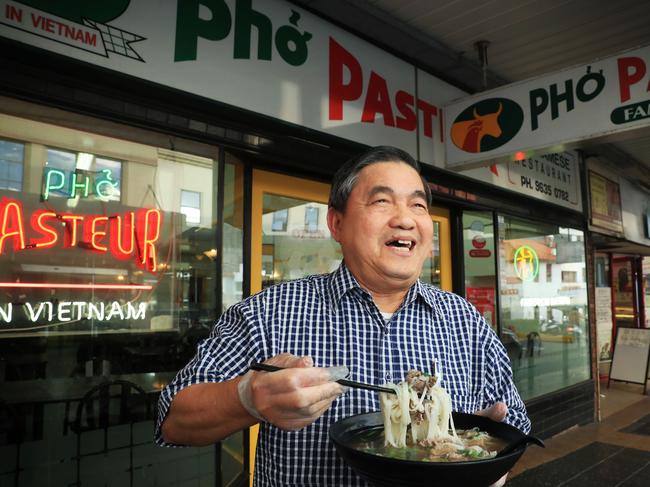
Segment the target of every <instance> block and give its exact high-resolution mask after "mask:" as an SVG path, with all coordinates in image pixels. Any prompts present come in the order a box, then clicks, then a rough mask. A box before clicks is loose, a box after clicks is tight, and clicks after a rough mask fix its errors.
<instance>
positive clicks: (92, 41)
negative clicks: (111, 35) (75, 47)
mask: <svg viewBox="0 0 650 487" xmlns="http://www.w3.org/2000/svg"><path fill="white" fill-rule="evenodd" d="M84 42H85V43H86V44H88V45H90V46H96V45H97V34H91V33H90V32H86V37H85V38H84Z"/></svg>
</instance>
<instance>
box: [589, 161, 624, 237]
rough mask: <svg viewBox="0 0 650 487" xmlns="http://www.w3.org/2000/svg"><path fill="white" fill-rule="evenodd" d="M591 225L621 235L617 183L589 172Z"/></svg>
mask: <svg viewBox="0 0 650 487" xmlns="http://www.w3.org/2000/svg"><path fill="white" fill-rule="evenodd" d="M589 197H590V201H591V224H592V225H594V226H597V227H601V228H605V229H607V230H612V231H614V232H617V233H623V216H622V211H621V190H620V186H619V185H618V183H615V182H614V181H612V180H610V179H607V178H606V177H603V176H601V175H600V174H597V173H595V172H593V171H589Z"/></svg>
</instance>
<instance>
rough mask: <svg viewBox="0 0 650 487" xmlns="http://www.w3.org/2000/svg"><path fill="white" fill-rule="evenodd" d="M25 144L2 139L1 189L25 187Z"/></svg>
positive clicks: (0, 155)
mask: <svg viewBox="0 0 650 487" xmlns="http://www.w3.org/2000/svg"><path fill="white" fill-rule="evenodd" d="M24 157H25V144H21V143H19V142H12V141H10V140H2V139H0V190H2V189H8V190H10V191H21V190H22V189H23V159H24Z"/></svg>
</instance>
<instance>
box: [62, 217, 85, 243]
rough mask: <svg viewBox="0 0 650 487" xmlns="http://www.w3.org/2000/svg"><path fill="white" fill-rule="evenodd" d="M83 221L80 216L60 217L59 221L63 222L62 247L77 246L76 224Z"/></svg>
mask: <svg viewBox="0 0 650 487" xmlns="http://www.w3.org/2000/svg"><path fill="white" fill-rule="evenodd" d="M83 219H84V217H83V216H81V215H70V214H66V215H61V220H63V221H64V222H65V230H66V232H65V238H64V244H63V245H64V246H65V247H76V246H77V222H80V221H82V220H83Z"/></svg>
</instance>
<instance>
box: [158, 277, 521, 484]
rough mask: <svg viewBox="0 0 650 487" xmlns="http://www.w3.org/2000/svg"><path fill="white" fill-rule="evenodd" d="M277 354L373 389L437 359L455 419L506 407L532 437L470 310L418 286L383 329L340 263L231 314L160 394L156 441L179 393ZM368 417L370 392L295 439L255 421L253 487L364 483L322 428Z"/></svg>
mask: <svg viewBox="0 0 650 487" xmlns="http://www.w3.org/2000/svg"><path fill="white" fill-rule="evenodd" d="M282 352H291V353H293V354H295V355H300V356H302V355H309V356H311V357H313V359H314V364H315V365H317V366H321V367H329V366H335V365H347V366H348V367H349V369H350V374H351V377H350V378H351V379H353V380H356V381H361V382H367V383H370V384H378V385H379V384H383V383H385V382H390V381H400V380H402V379H403V377H404V376H405V375H406V372H407V371H408V370H409V369H419V370H423V371H431V369H432V364H433V361H434V358H436V359H438V364H440V365H439V367H440V368H441V369H442V372H443V379H442V386H443V387H444V388H445V389H446V390H447V392H448V393H449V395H450V396H451V400H452V402H453V408H454V410H455V411H462V412H475V411H477V410H479V409H482V408H485V407H487V406H489V405H491V404H493V403H495V402H496V401H503V402H505V403H506V404H507V405H508V409H509V412H508V416H507V418H506V422H508V423H511V424H513V425H514V426H516V427H517V428H519V429H521V430H523V431H524V432H528V431H529V430H530V421H529V419H528V417H527V415H526V409H525V406H524V404H523V402H522V400H521V398H520V397H519V394H518V393H517V390H516V389H515V386H514V384H513V382H512V372H511V369H510V363H509V359H508V356H507V354H506V352H505V349H504V348H503V346H502V345H501V342H500V341H499V339H498V338H497V336H496V335H495V334H494V332H493V331H492V329H491V328H490V326H489V325H488V324H487V323H486V322H485V320H484V319H483V317H482V316H481V315H480V314H479V313H478V312H477V311H476V309H475V308H474V307H473V306H472V305H471V304H470V303H468V302H467V301H466V300H464V299H463V298H462V297H460V296H457V295H455V294H452V293H448V292H444V291H440V290H439V289H437V288H435V287H433V286H431V285H428V284H425V283H423V282H421V281H417V282H416V283H415V284H414V285H413V286H412V287H411V289H410V290H409V292H408V293H407V295H406V298H405V300H404V302H403V303H402V305H401V306H400V308H399V309H398V310H397V312H395V314H394V315H393V316H392V318H391V319H390V320H389V321H388V322H386V321H385V320H384V319H383V318H382V315H381V313H380V311H379V309H378V308H377V306H376V305H375V303H374V301H373V300H372V297H371V296H370V294H369V293H368V292H367V291H365V290H364V289H362V288H361V287H360V286H359V284H358V283H357V281H356V279H355V278H354V277H353V276H352V274H351V273H350V272H349V270H348V269H347V268H346V267H345V264H342V265H341V266H340V267H339V268H338V269H337V270H336V271H335V272H333V273H332V274H327V275H320V276H310V277H307V278H304V279H300V280H296V281H291V282H287V283H283V284H279V285H276V286H273V287H270V288H268V289H266V290H264V291H262V292H261V293H259V294H256V295H255V296H252V297H250V298H248V299H245V300H244V301H242V302H240V303H238V304H236V305H234V306H232V307H231V308H230V309H228V310H227V311H226V312H225V313H224V314H223V316H222V317H221V318H220V319H219V321H218V322H217V324H216V325H215V327H214V329H213V331H212V333H211V335H210V337H209V338H207V339H206V340H204V341H203V342H201V344H200V345H199V347H198V350H197V354H196V356H195V357H194V358H193V359H192V361H191V362H190V363H189V364H187V366H186V367H185V368H184V369H182V370H181V371H180V372H179V373H178V375H177V376H176V378H175V379H174V380H173V381H172V382H171V383H170V384H169V385H168V386H167V388H165V389H164V390H163V391H162V394H161V396H160V402H159V407H158V421H157V425H156V442H157V443H158V444H159V445H168V444H166V443H165V442H164V441H163V440H162V438H161V436H160V426H161V424H162V422H163V420H164V419H165V416H166V414H167V411H168V410H169V406H170V404H171V401H172V399H173V397H174V395H175V394H176V393H178V391H180V390H181V389H183V388H184V387H187V386H189V385H192V384H197V383H203V382H219V381H225V380H228V379H233V378H235V377H237V376H239V375H242V374H243V373H244V372H246V370H247V367H248V366H249V365H250V364H252V363H254V362H262V361H264V360H266V359H267V358H269V357H272V356H274V355H277V354H279V353H282ZM375 410H379V401H378V396H377V393H374V392H370V391H366V390H361V389H350V390H349V391H348V392H346V393H345V394H343V395H341V396H339V397H338V398H337V399H336V400H335V401H334V403H333V404H332V407H331V408H330V409H329V410H328V411H327V412H326V413H325V414H324V415H323V416H322V417H321V418H320V419H319V420H318V421H316V422H315V423H313V424H312V425H310V426H308V427H306V428H304V429H302V430H300V431H294V432H288V431H282V430H280V429H278V428H276V427H275V426H273V425H271V424H268V423H262V424H261V425H260V435H259V441H258V445H257V454H256V462H255V481H254V485H255V486H283V487H284V486H307V485H314V486H316V485H318V486H323V485H330V486H336V487H340V486H365V485H367V484H366V482H365V481H363V480H362V479H361V478H359V477H358V476H357V475H356V474H355V473H354V472H353V471H352V470H351V469H350V468H348V467H347V466H346V465H345V464H344V463H343V461H342V460H341V459H340V458H339V457H338V456H337V454H336V451H335V450H334V446H333V445H332V443H331V442H330V440H329V439H328V430H329V427H330V425H331V424H332V423H334V422H335V421H337V420H339V419H341V418H345V417H347V416H351V415H354V414H359V413H364V412H368V411H375Z"/></svg>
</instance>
